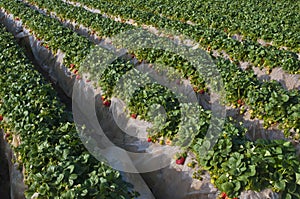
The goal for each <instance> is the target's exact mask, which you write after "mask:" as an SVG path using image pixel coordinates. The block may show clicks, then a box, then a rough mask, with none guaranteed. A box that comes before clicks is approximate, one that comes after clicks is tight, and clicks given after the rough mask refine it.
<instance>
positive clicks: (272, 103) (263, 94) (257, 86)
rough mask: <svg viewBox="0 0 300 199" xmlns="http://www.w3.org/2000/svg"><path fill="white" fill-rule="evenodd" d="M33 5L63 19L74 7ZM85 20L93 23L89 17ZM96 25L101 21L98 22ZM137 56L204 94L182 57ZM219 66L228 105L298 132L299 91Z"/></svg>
mask: <svg viewBox="0 0 300 199" xmlns="http://www.w3.org/2000/svg"><path fill="white" fill-rule="evenodd" d="M31 2H35V3H37V4H38V5H39V6H44V8H46V9H49V10H51V11H62V13H61V15H63V17H66V14H64V13H71V12H72V11H73V8H74V7H73V6H71V5H69V4H66V3H62V4H58V3H59V1H58V0H51V1H47V3H44V2H43V1H38V0H35V1H31ZM55 8H56V9H55ZM79 13H83V14H84V15H86V16H89V17H91V19H94V18H92V17H93V14H92V13H90V12H88V11H87V10H85V9H81V10H80V12H79ZM88 14H89V15H88ZM95 16H98V14H95ZM75 18H76V17H75ZM68 19H74V17H73V15H72V16H68ZM76 19H77V18H76ZM78 20H79V22H83V23H84V25H86V26H87V27H90V28H93V27H92V26H90V25H89V23H85V22H84V21H83V20H80V19H78ZM84 20H85V21H90V20H88V19H86V18H85V19H84ZM100 20H101V19H100ZM95 22H98V21H97V20H96V21H95ZM114 25H115V23H112V28H115V26H114ZM99 28H100V30H99ZM99 28H97V29H96V31H97V33H98V31H99V32H100V34H101V32H103V31H102V28H101V27H99ZM107 36H109V35H107ZM134 53H135V55H136V56H137V58H138V59H140V60H147V61H148V62H149V63H154V62H155V61H157V59H159V58H160V60H161V61H162V62H163V63H164V64H166V65H168V66H173V67H174V68H176V69H178V70H180V73H181V74H182V75H183V77H184V78H189V79H191V80H192V83H193V84H194V85H196V87H197V88H196V89H197V90H198V91H201V92H203V91H204V81H203V78H202V77H201V75H199V74H197V71H196V70H195V68H193V67H192V66H191V65H190V64H188V63H187V62H186V61H185V60H183V59H182V58H179V57H176V58H175V59H174V55H172V54H170V53H169V52H165V51H155V50H149V49H146V50H140V51H135V52H134ZM170 60H173V61H170ZM217 66H218V68H219V70H220V73H221V75H222V77H223V80H224V81H225V83H226V84H225V87H226V94H227V101H228V102H229V103H232V104H235V105H239V104H238V102H239V101H241V100H243V101H246V102H247V104H249V105H250V108H251V109H252V116H253V117H257V118H260V119H264V121H265V127H266V128H267V127H269V126H270V125H271V124H276V123H279V124H280V128H281V129H284V130H285V133H286V135H289V133H290V132H289V130H290V129H292V128H295V131H296V132H297V133H299V122H298V121H299V107H298V106H297V104H298V102H299V92H297V91H291V92H287V91H285V90H284V89H283V88H282V87H281V86H280V85H279V84H278V83H276V82H271V83H263V84H261V83H259V82H258V80H257V78H256V77H255V76H254V74H253V72H252V71H242V70H241V69H239V68H238V67H236V65H234V64H231V63H229V62H228V61H224V60H223V59H218V60H217ZM132 67H133V66H132ZM128 70H129V69H128ZM85 72H87V71H85ZM116 72H118V71H116ZM228 74H231V75H228ZM232 74H235V77H236V78H233V77H232ZM241 77H244V78H241ZM112 78H114V77H112V76H110V77H108V76H107V77H106V78H104V79H105V81H106V80H108V79H112ZM107 82H110V81H107ZM113 85H114V84H111V83H109V84H105V82H104V81H103V82H102V84H101V86H102V87H103V88H104V91H106V95H107V96H108V97H110V96H111V94H112V90H113ZM237 88H238V89H237ZM268 90H271V91H272V92H273V94H271V93H270V92H269V91H268ZM272 96H273V97H272ZM295 137H297V136H295Z"/></svg>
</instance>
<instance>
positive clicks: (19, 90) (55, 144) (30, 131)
mask: <svg viewBox="0 0 300 199" xmlns="http://www.w3.org/2000/svg"><path fill="white" fill-rule="evenodd" d="M0 52H1V56H0V70H1V71H2V73H1V76H0V85H1V87H0V99H1V104H0V113H1V115H5V118H6V120H5V121H2V122H1V123H0V128H2V129H4V131H5V132H7V134H6V138H9V137H10V136H11V134H15V135H18V136H19V137H20V139H21V144H20V145H19V146H15V147H14V146H13V145H12V147H13V149H14V151H15V154H16V156H17V161H18V162H19V163H21V165H24V168H25V172H24V182H25V184H26V185H27V186H28V189H27V190H26V192H25V197H26V198H31V197H32V196H33V195H34V194H35V193H38V195H39V196H38V197H39V198H134V197H136V196H137V193H135V192H134V191H129V189H128V188H129V187H130V186H131V185H129V184H128V183H126V182H124V181H123V180H122V178H121V176H120V173H119V172H118V171H115V170H113V169H112V168H110V167H109V166H107V165H105V164H104V163H103V162H99V161H98V160H96V159H95V158H94V157H92V156H91V155H90V154H89V153H88V151H87V150H86V149H85V147H84V145H83V144H82V142H81V140H80V138H79V136H78V133H77V131H76V127H75V124H74V123H73V121H72V116H71V113H70V112H68V111H66V109H65V107H64V105H63V104H62V103H61V102H60V99H58V97H57V95H56V92H55V90H54V89H53V88H52V87H51V85H50V84H49V83H47V82H46V81H45V80H44V78H43V77H42V76H41V74H39V73H38V72H37V71H36V70H35V67H34V66H33V65H32V64H31V63H30V61H29V60H28V59H27V58H26V57H25V54H24V52H23V49H22V48H20V47H19V46H18V45H17V44H16V43H15V42H14V38H13V36H12V35H11V34H9V33H7V32H6V30H5V29H4V28H3V26H2V25H1V28H0ZM28 71H30V72H28ZM8 140H9V139H8Z"/></svg>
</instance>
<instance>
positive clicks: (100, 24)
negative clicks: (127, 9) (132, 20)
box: [26, 0, 133, 37]
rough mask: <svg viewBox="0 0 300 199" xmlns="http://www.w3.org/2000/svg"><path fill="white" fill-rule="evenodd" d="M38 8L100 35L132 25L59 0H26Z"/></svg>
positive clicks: (113, 33) (111, 34)
mask: <svg viewBox="0 0 300 199" xmlns="http://www.w3.org/2000/svg"><path fill="white" fill-rule="evenodd" d="M26 2H29V3H31V4H33V5H37V6H38V7H39V8H42V9H45V10H47V11H48V13H47V14H49V12H55V13H56V15H57V16H58V17H59V18H60V19H61V20H62V21H64V20H65V19H67V20H72V21H74V22H76V23H79V24H82V25H84V26H86V27H89V28H90V29H91V32H90V33H91V34H94V33H95V32H97V35H98V36H100V37H111V36H113V35H115V34H118V33H120V32H124V31H126V30H130V29H132V28H133V27H132V26H131V25H128V24H123V23H118V22H116V21H114V20H112V19H110V18H105V17H103V16H102V15H101V14H99V13H91V12H88V11H87V10H86V9H84V8H82V7H76V6H71V5H70V4H68V3H65V2H62V1H60V0H51V1H46V0H27V1H26Z"/></svg>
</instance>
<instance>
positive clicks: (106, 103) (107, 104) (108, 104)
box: [103, 100, 111, 107]
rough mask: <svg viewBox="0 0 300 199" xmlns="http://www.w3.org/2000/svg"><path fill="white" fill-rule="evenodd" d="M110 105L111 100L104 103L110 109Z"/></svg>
mask: <svg viewBox="0 0 300 199" xmlns="http://www.w3.org/2000/svg"><path fill="white" fill-rule="evenodd" d="M110 103H111V102H110V100H105V101H103V105H104V106H106V107H109V106H110Z"/></svg>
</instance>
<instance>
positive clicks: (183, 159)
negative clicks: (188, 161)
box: [176, 157, 185, 165]
mask: <svg viewBox="0 0 300 199" xmlns="http://www.w3.org/2000/svg"><path fill="white" fill-rule="evenodd" d="M184 162H185V158H184V157H180V158H179V159H177V160H176V164H179V165H183V164H184Z"/></svg>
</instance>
